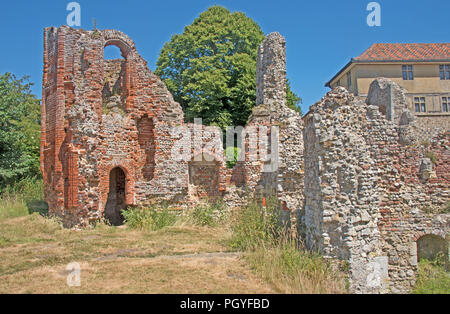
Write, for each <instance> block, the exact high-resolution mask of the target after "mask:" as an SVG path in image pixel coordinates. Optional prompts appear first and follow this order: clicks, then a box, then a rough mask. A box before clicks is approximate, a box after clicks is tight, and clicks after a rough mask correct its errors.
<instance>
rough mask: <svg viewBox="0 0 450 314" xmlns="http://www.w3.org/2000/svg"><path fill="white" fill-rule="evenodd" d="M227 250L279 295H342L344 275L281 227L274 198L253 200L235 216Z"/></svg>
mask: <svg viewBox="0 0 450 314" xmlns="http://www.w3.org/2000/svg"><path fill="white" fill-rule="evenodd" d="M230 244H231V247H232V248H233V249H237V250H239V251H241V252H244V256H245V259H246V260H247V262H248V263H249V265H250V266H251V267H252V269H253V270H255V271H256V272H257V273H258V274H259V275H260V276H261V277H262V278H263V279H264V280H265V281H267V282H269V283H270V284H271V285H272V286H273V287H274V289H275V290H276V291H278V292H280V293H301V294H303V293H307V294H310V293H319V294H323V293H345V292H346V281H345V276H344V274H343V273H342V272H341V271H339V268H338V267H337V266H335V265H333V264H332V263H331V262H330V261H327V260H325V259H324V258H323V257H321V256H320V255H319V254H317V253H314V252H310V251H308V250H306V249H304V247H303V245H302V244H301V243H300V242H299V241H298V240H297V239H295V238H294V237H293V236H292V234H291V233H290V232H288V228H286V226H285V225H283V223H282V220H281V218H280V210H279V207H278V201H277V199H276V198H271V199H269V200H268V201H267V202H266V206H262V205H261V204H259V203H258V202H256V201H254V202H252V203H250V204H249V205H247V206H246V207H244V208H243V209H242V210H241V211H240V212H239V213H238V215H237V216H236V219H235V221H234V222H233V226H232V238H231V243H230Z"/></svg>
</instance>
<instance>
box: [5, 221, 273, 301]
mask: <svg viewBox="0 0 450 314" xmlns="http://www.w3.org/2000/svg"><path fill="white" fill-rule="evenodd" d="M229 237H230V232H229V231H228V229H226V228H204V227H193V226H186V225H185V226H174V227H169V228H165V229H163V230H160V231H157V232H145V231H136V230H129V229H127V228H125V227H122V228H116V227H110V226H105V225H99V226H97V227H96V228H93V229H89V230H82V231H74V230H65V229H63V228H62V227H61V225H60V224H59V223H58V222H57V221H55V220H52V219H46V218H43V217H41V216H40V215H38V214H33V215H30V216H24V217H19V218H10V219H3V220H1V221H0V257H1V258H0V293H195V294H197V293H198V294H200V293H271V292H273V291H272V289H271V288H270V285H268V284H267V283H264V282H262V281H261V280H260V279H258V278H257V276H256V275H255V274H254V273H253V272H252V271H251V270H250V268H249V267H248V266H246V264H245V263H244V262H243V261H242V260H241V259H240V258H239V257H238V256H236V255H234V254H220V252H225V253H226V252H228V247H227V244H226V243H227V240H228V238H229ZM205 253H212V254H210V255H208V254H205ZM218 253H219V254H218ZM196 254H198V255H196ZM186 255H187V256H186ZM71 262H78V263H79V264H80V265H81V272H82V273H81V277H82V278H81V280H82V284H81V287H79V288H76V287H73V288H70V287H68V286H67V285H66V277H67V273H66V271H65V268H66V265H67V264H68V263H71Z"/></svg>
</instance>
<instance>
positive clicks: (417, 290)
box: [412, 258, 450, 294]
mask: <svg viewBox="0 0 450 314" xmlns="http://www.w3.org/2000/svg"><path fill="white" fill-rule="evenodd" d="M412 293H413V294H450V273H449V272H447V271H446V270H445V263H443V262H442V260H441V259H439V258H438V259H436V260H435V261H428V260H422V261H420V263H419V273H418V277H417V282H416V286H415V287H414V289H413V291H412Z"/></svg>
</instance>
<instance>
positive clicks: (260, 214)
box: [230, 199, 280, 251]
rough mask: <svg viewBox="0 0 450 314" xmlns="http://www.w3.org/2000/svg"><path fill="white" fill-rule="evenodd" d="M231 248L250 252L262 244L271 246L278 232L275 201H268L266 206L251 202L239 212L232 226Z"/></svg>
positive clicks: (277, 214)
mask: <svg viewBox="0 0 450 314" xmlns="http://www.w3.org/2000/svg"><path fill="white" fill-rule="evenodd" d="M232 231H233V235H232V238H231V243H230V245H231V247H232V248H233V249H237V250H242V251H246V250H250V249H253V248H256V247H259V246H260V245H262V244H272V243H274V241H275V240H276V236H277V234H279V231H280V225H279V212H278V207H277V200H276V199H270V200H269V201H268V202H267V206H266V207H263V206H261V205H260V204H259V203H258V202H257V201H253V202H251V203H250V204H248V205H247V206H246V207H244V208H243V209H241V210H240V212H239V213H238V215H237V216H236V217H235V221H234V223H233V225H232Z"/></svg>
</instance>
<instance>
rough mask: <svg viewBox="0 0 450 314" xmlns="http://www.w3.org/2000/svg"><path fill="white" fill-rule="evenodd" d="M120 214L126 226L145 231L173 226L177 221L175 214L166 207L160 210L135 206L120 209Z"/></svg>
mask: <svg viewBox="0 0 450 314" xmlns="http://www.w3.org/2000/svg"><path fill="white" fill-rule="evenodd" d="M122 215H123V217H124V218H125V224H126V225H127V226H128V227H130V228H132V229H140V230H147V231H156V230H161V229H163V228H165V227H170V226H173V225H174V224H175V223H176V221H177V215H176V214H175V213H173V212H171V211H169V210H168V209H167V207H164V208H163V209H162V210H158V209H156V208H142V207H137V208H132V209H129V210H124V211H122Z"/></svg>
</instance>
